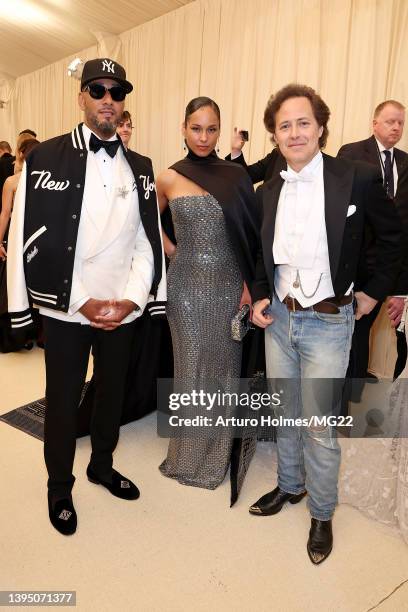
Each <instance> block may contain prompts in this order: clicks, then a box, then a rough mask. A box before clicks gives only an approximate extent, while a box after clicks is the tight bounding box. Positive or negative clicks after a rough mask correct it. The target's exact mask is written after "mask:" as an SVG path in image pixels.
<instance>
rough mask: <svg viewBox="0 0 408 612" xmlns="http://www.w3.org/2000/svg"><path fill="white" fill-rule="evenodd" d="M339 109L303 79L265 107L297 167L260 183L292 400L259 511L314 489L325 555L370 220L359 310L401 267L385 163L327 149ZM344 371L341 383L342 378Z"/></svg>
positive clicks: (264, 269)
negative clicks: (338, 418)
mask: <svg viewBox="0 0 408 612" xmlns="http://www.w3.org/2000/svg"><path fill="white" fill-rule="evenodd" d="M329 115H330V111H329V109H328V107H327V105H326V104H325V103H324V101H323V100H322V99H321V98H320V96H318V95H317V94H316V92H315V91H314V90H313V89H311V88H310V87H307V86H304V85H298V84H292V85H288V86H286V87H284V88H283V89H281V90H280V91H279V92H278V93H277V94H276V95H274V96H272V97H271V99H270V101H269V103H268V106H267V108H266V111H265V116H264V120H265V125H266V128H267V129H268V131H269V132H271V134H272V136H273V139H274V141H275V143H276V144H277V146H278V147H279V150H280V153H281V154H282V155H283V156H284V158H285V159H286V162H287V170H284V171H281V172H280V174H279V173H277V174H275V175H274V177H273V178H272V180H270V181H268V182H267V183H264V185H263V186H262V187H259V188H258V190H257V199H258V205H259V207H260V208H261V209H262V216H263V219H262V227H261V246H260V249H259V253H258V259H257V271H256V280H255V283H254V286H253V289H252V296H253V299H254V307H253V312H254V314H253V320H254V322H255V323H256V325H259V326H260V327H262V328H265V351H266V365H267V375H268V378H269V379H272V381H271V384H272V388H273V390H274V392H277V393H279V395H280V401H281V405H280V406H279V407H277V408H276V414H275V416H278V417H282V418H289V419H297V418H301V419H305V420H302V421H301V423H302V426H301V427H299V426H298V423H296V425H292V426H291V425H290V422H289V424H288V422H284V421H281V422H280V423H279V426H278V427H277V447H278V486H277V487H276V488H275V489H274V490H273V491H271V492H270V493H267V494H266V495H264V496H263V497H261V498H260V499H259V500H258V501H257V502H255V504H253V505H252V506H251V508H250V512H251V513H253V514H256V515H271V514H276V513H277V512H279V511H280V510H281V508H282V507H283V505H284V504H285V503H286V502H290V503H292V504H294V503H297V502H299V501H301V499H302V498H303V496H304V495H305V494H306V491H307V494H308V498H309V499H308V505H309V509H310V513H311V517H312V520H311V529H310V533H309V540H308V543H307V551H308V554H309V558H310V559H311V561H312V562H313V563H315V564H318V563H321V562H322V561H324V559H326V557H327V556H328V555H329V554H330V552H331V549H332V544H333V535H332V525H331V519H332V516H333V513H334V510H335V506H336V503H337V480H338V470H339V464H340V447H339V444H338V441H337V439H336V432H335V428H334V427H333V424H334V423H333V421H332V420H330V421H327V420H324V419H323V421H322V420H320V421H316V420H315V417H320V419H321V417H322V416H325V417H329V416H332V419H333V415H334V414H335V413H336V410H337V409H338V401H339V400H338V396H339V392H341V387H342V379H343V377H344V376H345V374H346V370H347V365H348V360H349V351H350V345H351V336H352V333H353V326H354V312H353V285H354V283H355V281H356V274H357V265H358V259H359V255H360V252H361V248H362V241H363V232H364V227H365V223H366V222H370V223H371V224H372V226H373V228H374V231H375V234H376V237H377V243H378V258H377V262H376V269H375V272H374V274H373V276H372V277H371V278H370V279H369V280H368V281H367V282H366V284H365V285H364V286H362V287H361V290H360V291H358V292H356V293H355V298H356V315H355V316H356V318H357V319H360V318H361V317H363V316H367V314H368V313H369V312H371V310H372V309H373V308H374V306H375V305H376V303H377V302H378V301H380V300H382V299H383V298H384V296H386V295H387V293H388V292H389V291H390V288H391V287H392V286H393V283H394V279H395V276H396V274H397V270H398V265H399V240H400V230H399V222H398V218H397V215H396V212H395V211H394V209H393V207H390V206H389V202H388V200H387V197H386V194H385V191H384V189H383V186H382V179H381V176H380V174H379V173H378V172H377V171H376V169H375V168H373V167H372V166H370V165H368V164H364V163H362V162H360V163H358V162H354V163H353V162H350V161H349V160H345V159H336V158H332V157H329V156H328V155H323V154H322V153H321V150H320V149H321V148H322V147H324V146H325V144H326V139H327V135H328V129H327V122H328V119H329ZM336 379H340V380H339V384H337V383H336Z"/></svg>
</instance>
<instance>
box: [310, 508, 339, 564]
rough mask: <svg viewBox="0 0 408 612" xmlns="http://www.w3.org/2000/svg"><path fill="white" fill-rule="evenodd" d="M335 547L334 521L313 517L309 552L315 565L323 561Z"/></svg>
mask: <svg viewBox="0 0 408 612" xmlns="http://www.w3.org/2000/svg"><path fill="white" fill-rule="evenodd" d="M332 548H333V532H332V522H331V520H329V521H319V520H318V519H314V518H312V525H311V527H310V532H309V539H308V541H307V554H308V555H309V559H310V560H311V562H312V563H314V564H315V565H319V564H320V563H323V561H324V560H325V559H327V557H328V556H329V555H330V553H331V551H332Z"/></svg>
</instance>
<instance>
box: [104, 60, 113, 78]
mask: <svg viewBox="0 0 408 612" xmlns="http://www.w3.org/2000/svg"><path fill="white" fill-rule="evenodd" d="M102 70H103V71H104V72H105V70H106V72H112V74H115V64H114V63H113V62H112V60H106V59H104V60H102Z"/></svg>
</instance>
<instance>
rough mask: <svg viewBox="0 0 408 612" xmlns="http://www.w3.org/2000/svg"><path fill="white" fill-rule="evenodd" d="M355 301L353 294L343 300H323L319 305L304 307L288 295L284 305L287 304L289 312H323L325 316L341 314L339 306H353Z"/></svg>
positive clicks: (334, 298)
mask: <svg viewBox="0 0 408 612" xmlns="http://www.w3.org/2000/svg"><path fill="white" fill-rule="evenodd" d="M352 301H353V294H352V293H350V294H349V295H343V297H341V298H336V297H334V296H333V297H330V298H327V300H322V301H321V302H317V304H313V306H306V307H303V306H301V305H300V304H299V302H298V301H297V299H296V298H293V297H290V296H289V295H287V296H286V297H285V298H284V300H283V303H284V304H286V306H287V308H288V310H293V311H295V310H314V311H316V312H322V313H324V314H339V312H340V309H339V306H346V304H351V302H352Z"/></svg>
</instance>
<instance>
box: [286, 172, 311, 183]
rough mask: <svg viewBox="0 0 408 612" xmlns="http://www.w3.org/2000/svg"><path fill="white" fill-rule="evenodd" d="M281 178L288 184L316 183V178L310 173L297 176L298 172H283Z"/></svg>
mask: <svg viewBox="0 0 408 612" xmlns="http://www.w3.org/2000/svg"><path fill="white" fill-rule="evenodd" d="M280 175H281V177H282V178H283V180H284V181H286V183H297V182H299V181H300V182H305V183H310V182H312V181H314V176H313V175H312V174H311V173H310V172H304V173H303V174H297V173H296V172H293V170H292V171H290V170H281V172H280Z"/></svg>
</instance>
